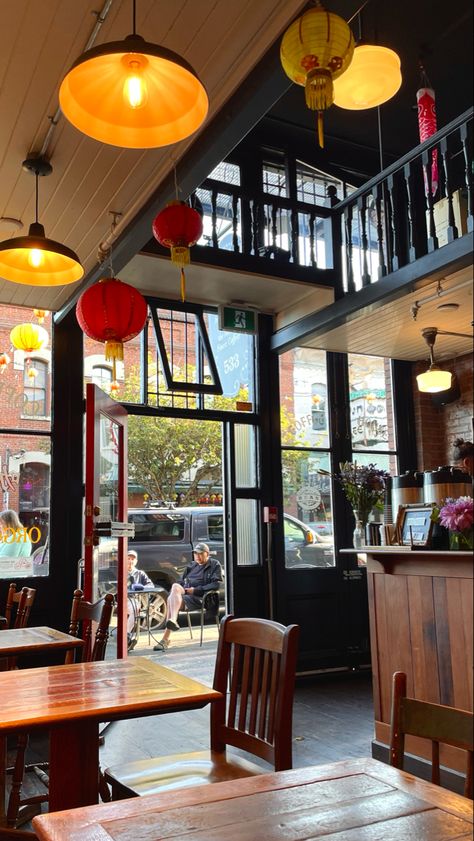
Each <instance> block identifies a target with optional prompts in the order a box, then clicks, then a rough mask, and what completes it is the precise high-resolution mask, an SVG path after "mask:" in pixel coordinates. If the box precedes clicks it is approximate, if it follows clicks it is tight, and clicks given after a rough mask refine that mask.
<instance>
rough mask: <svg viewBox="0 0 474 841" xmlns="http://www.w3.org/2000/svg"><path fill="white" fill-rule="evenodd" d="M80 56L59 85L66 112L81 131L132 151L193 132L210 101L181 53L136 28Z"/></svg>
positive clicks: (202, 117)
mask: <svg viewBox="0 0 474 841" xmlns="http://www.w3.org/2000/svg"><path fill="white" fill-rule="evenodd" d="M132 22H133V27H132V29H133V31H132V34H131V35H127V37H126V38H124V40H123V41H112V42H110V43H107V44H100V45H99V46H97V47H93V48H92V49H90V50H87V51H86V52H85V53H84V54H83V55H81V56H79V58H78V59H77V61H76V62H75V63H74V64H73V65H72V67H71V68H70V70H69V71H68V73H67V74H66V76H65V77H64V79H63V81H62V83H61V86H60V89H59V104H60V106H61V110H62V112H63V114H64V116H65V117H66V118H67V119H68V120H69V121H70V122H71V123H72V124H73V126H75V127H76V128H77V129H79V131H82V132H83V134H86V135H87V136H88V137H93V138H94V140H99V141H101V142H102V143H110V144H111V145H112V146H120V147H122V148H128V149H153V148H157V147H159V146H167V145H169V144H171V143H177V142H178V141H180V140H183V139H184V138H185V137H189V135H190V134H193V133H194V132H195V131H196V130H197V129H198V128H199V126H200V125H201V124H202V123H203V121H204V120H205V118H206V115H207V112H208V108H209V100H208V96H207V93H206V90H205V88H204V85H203V84H202V82H201V81H200V80H199V78H198V76H197V74H196V73H195V71H194V70H193V68H192V67H191V65H189V64H188V63H187V62H186V61H185V60H184V59H183V58H181V56H179V55H178V54H177V53H175V52H172V51H171V50H168V49H165V48H164V47H161V46H158V45H157V44H152V43H148V42H147V41H145V40H144V39H143V38H142V37H141V36H140V35H137V34H136V31H135V0H132Z"/></svg>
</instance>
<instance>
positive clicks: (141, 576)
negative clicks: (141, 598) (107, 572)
mask: <svg viewBox="0 0 474 841" xmlns="http://www.w3.org/2000/svg"><path fill="white" fill-rule="evenodd" d="M137 561H138V555H137V553H136V552H135V549H129V550H128V555H127V565H128V566H127V575H128V581H127V588H128V591H129V592H130V590H143V588H144V587H154V584H153V581H152V580H151V578H150V577H149V576H148V575H147V574H146V572H144V571H143V570H142V569H137ZM139 614H140V604H139V602H137V600H136V599H134V598H133V596H129V597H128V599H127V641H128V648H129V650H131V649H132V648H135V646H136V644H137V641H138V638H137V636H136V635H135V636H134V635H133V634H132V632H133V629H134V628H135V625H136V624H137V620H138V617H139Z"/></svg>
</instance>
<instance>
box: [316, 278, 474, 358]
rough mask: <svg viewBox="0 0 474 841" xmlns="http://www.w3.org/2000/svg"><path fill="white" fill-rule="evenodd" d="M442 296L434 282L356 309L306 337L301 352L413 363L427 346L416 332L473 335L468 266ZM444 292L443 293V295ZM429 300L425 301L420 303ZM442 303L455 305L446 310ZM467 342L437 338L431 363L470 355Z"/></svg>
mask: <svg viewBox="0 0 474 841" xmlns="http://www.w3.org/2000/svg"><path fill="white" fill-rule="evenodd" d="M441 287H442V290H443V294H442V295H441V296H439V297H438V295H437V289H438V287H437V283H431V284H426V283H424V284H423V285H421V284H419V285H418V288H417V289H416V290H415V291H413V292H410V293H409V294H407V295H404V296H403V297H401V298H398V300H396V301H391V302H390V303H389V304H385V305H382V306H378V307H377V308H375V307H374V308H372V309H370V308H368V307H366V308H363V309H360V310H359V311H358V312H357V313H356V314H355V316H354V317H352V318H351V320H350V321H348V322H347V323H346V324H342V325H341V326H340V327H336V328H334V329H333V330H328V331H327V332H325V333H320V334H317V335H314V336H312V337H310V338H308V339H307V340H306V341H304V342H302V343H301V344H303V345H305V346H306V347H312V348H319V349H322V350H332V351H337V352H339V353H345V352H350V353H364V354H368V355H369V356H386V357H389V358H392V359H405V360H408V361H416V360H419V359H428V357H429V351H428V346H427V344H426V342H425V340H424V339H423V336H422V334H421V331H422V330H423V329H424V328H426V327H437V328H438V330H448V331H451V332H454V333H467V334H469V335H471V336H472V333H473V326H472V325H473V321H472V319H473V301H472V289H473V285H472V266H468V267H467V268H465V269H462V270H460V271H457V272H454V273H452V274H450V275H449V276H447V277H445V278H444V279H443V280H442V282H441ZM444 293H447V294H444ZM426 298H432V300H428V301H426V302H424V299H426ZM416 301H418V302H420V303H421V306H420V308H419V310H418V313H417V316H416V319H414V318H413V317H412V307H413V306H414V304H415V302H416ZM447 304H458V307H457V308H452V309H451V308H449V307H447V306H446V305H447ZM472 348H473V342H472V338H461V337H459V336H443V335H438V336H437V338H436V341H435V346H434V355H435V359H436V361H438V360H440V361H441V360H443V359H452V358H454V357H456V356H462V355H464V354H466V353H472Z"/></svg>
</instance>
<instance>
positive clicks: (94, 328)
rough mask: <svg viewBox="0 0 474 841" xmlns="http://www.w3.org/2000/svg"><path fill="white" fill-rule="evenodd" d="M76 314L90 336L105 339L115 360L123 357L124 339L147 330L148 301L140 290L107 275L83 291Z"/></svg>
mask: <svg viewBox="0 0 474 841" xmlns="http://www.w3.org/2000/svg"><path fill="white" fill-rule="evenodd" d="M76 317H77V320H78V322H79V325H80V327H81V329H82V330H83V331H84V333H85V334H86V336H89V338H90V339H94V340H95V341H96V342H105V358H106V359H107V360H111V361H112V364H113V380H116V371H115V362H116V360H117V359H123V343H124V342H129V341H130V339H134V338H135V336H138V334H139V333H140V332H141V331H142V330H143V327H144V326H145V322H146V318H147V304H146V301H145V299H144V297H143V295H141V294H140V292H139V291H138V290H137V289H135V288H134V287H133V286H130V285H129V284H128V283H123V282H122V281H121V280H119V279H118V278H116V277H106V278H102V280H99V282H98V283H95V284H94V286H90V287H89V289H86V291H85V292H83V293H82V295H81V297H80V298H79V300H78V302H77V304H76Z"/></svg>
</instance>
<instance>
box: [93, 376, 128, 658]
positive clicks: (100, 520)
mask: <svg viewBox="0 0 474 841" xmlns="http://www.w3.org/2000/svg"><path fill="white" fill-rule="evenodd" d="M127 417H128V415H127V412H126V411H125V409H124V408H123V407H122V406H121V405H120V403H116V402H115V400H112V399H111V398H110V397H109V396H108V395H107V394H105V393H104V392H103V391H101V389H100V388H98V386H96V385H94V384H93V383H88V384H87V387H86V484H85V528H84V535H85V540H84V542H85V551H84V580H83V589H84V595H85V598H86V599H87V600H88V601H96V600H97V599H98V598H99V597H100V595H101V594H102V588H101V569H102V568H103V567H104V565H106V566H107V570H108V575H107V580H108V582H109V583H112V584H113V587H114V589H115V590H116V593H117V637H116V640H117V657H125V656H126V654H127V575H126V557H127V548H128V547H127V540H128V536H129V535H130V533H131V530H132V531H133V526H132V525H131V524H129V523H128V522H127V519H128V517H127V509H128V499H127V481H128V461H127ZM111 570H113V573H112V575H111V574H110V573H111Z"/></svg>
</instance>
